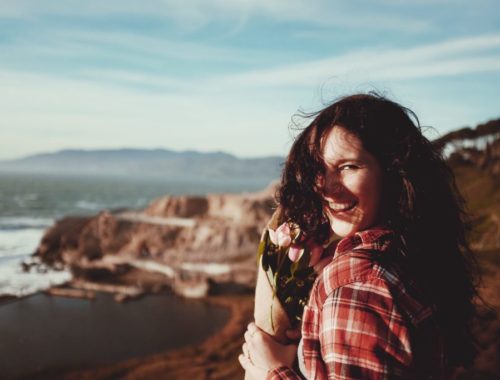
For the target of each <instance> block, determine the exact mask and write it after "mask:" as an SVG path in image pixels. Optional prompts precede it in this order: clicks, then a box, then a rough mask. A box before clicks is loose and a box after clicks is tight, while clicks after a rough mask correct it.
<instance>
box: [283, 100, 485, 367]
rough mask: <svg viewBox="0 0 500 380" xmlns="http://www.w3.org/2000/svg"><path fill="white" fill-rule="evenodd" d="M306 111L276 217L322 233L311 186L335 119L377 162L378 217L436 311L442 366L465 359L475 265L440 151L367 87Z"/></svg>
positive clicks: (409, 116)
mask: <svg viewBox="0 0 500 380" xmlns="http://www.w3.org/2000/svg"><path fill="white" fill-rule="evenodd" d="M307 116H309V117H311V118H313V120H312V122H311V123H310V124H309V125H308V126H307V127H306V128H305V129H303V130H302V132H301V133H300V134H299V136H298V137H297V138H296V140H295V142H294V144H293V146H292V148H291V151H290V153H289V156H288V158H287V161H286V164H285V167H284V169H283V173H282V178H281V186H280V189H279V190H278V194H277V198H278V203H279V204H280V207H281V212H282V219H284V220H293V221H295V222H296V223H298V224H299V225H300V226H301V227H302V229H303V230H304V231H305V232H306V233H307V234H309V235H310V236H314V237H315V239H316V240H317V241H318V242H324V241H325V240H326V239H327V238H328V237H329V234H331V229H330V226H329V222H328V219H327V218H326V216H325V215H324V213H323V202H322V196H321V190H320V189H319V188H318V187H317V185H316V183H317V179H318V178H319V176H321V175H324V173H325V165H324V161H323V158H322V153H321V150H322V149H321V148H322V139H323V138H324V136H325V135H326V134H327V133H328V132H329V131H330V130H331V129H332V128H333V127H334V126H342V127H344V128H346V129H347V130H349V131H350V132H352V133H353V134H355V135H356V136H357V137H358V138H359V139H360V140H361V142H362V143H363V147H364V148H365V149H366V150H367V151H368V152H370V153H371V154H372V155H373V156H374V157H375V158H376V159H377V160H378V163H379V164H380V167H381V169H382V173H383V179H382V187H383V190H382V191H383V199H382V209H383V215H382V216H381V217H382V218H383V223H384V224H385V225H386V226H387V227H389V228H391V229H392V230H394V231H395V232H396V233H398V234H399V235H400V236H401V242H402V246H403V251H404V253H405V256H406V257H405V258H404V262H405V267H406V268H405V269H406V270H407V271H409V274H410V275H411V277H412V278H414V279H415V281H416V283H417V284H418V285H419V287H421V288H422V289H423V291H424V294H425V297H426V298H427V301H428V302H429V303H430V304H431V305H432V306H433V308H434V310H435V315H436V320H437V323H438V326H439V327H440V329H441V331H442V332H443V337H444V341H445V347H446V352H447V359H448V365H449V366H450V367H457V366H469V365H471V364H472V361H473V359H474V356H475V346H474V340H473V338H472V334H471V323H472V320H473V317H474V316H475V307H474V304H473V300H474V298H475V297H476V296H477V290H476V287H477V278H478V269H477V263H476V261H475V258H474V256H473V254H472V252H471V250H470V247H469V245H468V235H469V232H470V228H469V223H468V217H467V214H466V213H465V211H464V201H463V198H462V197H461V195H460V194H459V192H458V189H457V187H456V184H455V179H454V175H453V173H452V172H451V170H450V168H449V167H448V166H447V164H446V162H445V161H444V159H443V157H442V155H441V152H440V151H439V150H437V149H436V148H435V147H434V146H433V145H432V143H431V142H430V141H429V140H428V139H427V138H425V137H424V136H423V134H422V130H421V127H420V125H419V121H418V118H417V117H416V115H415V114H414V113H413V112H412V111H411V110H409V109H408V108H405V107H403V106H401V105H399V104H397V103H395V102H393V101H390V100H388V99H386V98H384V97H383V96H380V95H377V94H374V93H370V94H356V95H351V96H347V97H344V98H341V99H339V100H337V101H336V102H335V103H333V104H331V105H329V106H328V107H326V108H324V109H323V110H321V111H320V112H318V113H315V114H311V115H307Z"/></svg>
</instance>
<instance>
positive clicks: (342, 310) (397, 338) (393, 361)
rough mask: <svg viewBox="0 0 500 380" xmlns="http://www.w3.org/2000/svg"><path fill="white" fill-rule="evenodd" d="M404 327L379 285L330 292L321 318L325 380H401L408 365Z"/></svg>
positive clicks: (370, 282)
mask: <svg viewBox="0 0 500 380" xmlns="http://www.w3.org/2000/svg"><path fill="white" fill-rule="evenodd" d="M408 327H409V326H408V323H407V322H406V321H405V319H404V318H403V316H402V314H401V313H400V311H399V310H398V309H397V307H396V305H395V303H394V299H393V297H392V295H391V293H390V291H389V288H388V286H387V284H386V283H385V282H384V280H382V279H379V278H373V279H370V280H367V281H362V282H354V283H351V284H348V285H344V286H342V287H340V288H338V289H336V290H334V291H333V292H332V293H331V294H330V295H329V296H328V297H327V298H326V300H325V302H324V304H323V308H322V312H321V316H320V329H319V334H320V344H321V356H322V359H323V361H324V363H325V369H326V372H327V378H328V379H398V378H403V377H404V374H405V372H406V370H407V369H408V367H409V366H410V364H411V360H412V353H411V347H410V335H409V329H408ZM406 373H407V372H406Z"/></svg>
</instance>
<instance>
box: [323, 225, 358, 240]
mask: <svg viewBox="0 0 500 380" xmlns="http://www.w3.org/2000/svg"><path fill="white" fill-rule="evenodd" d="M330 225H331V227H332V231H333V233H334V234H335V235H337V236H340V237H341V238H344V237H347V236H351V235H354V234H355V233H356V232H358V231H359V229H358V228H356V226H354V225H353V224H348V223H345V222H341V223H335V222H333V223H332V222H330Z"/></svg>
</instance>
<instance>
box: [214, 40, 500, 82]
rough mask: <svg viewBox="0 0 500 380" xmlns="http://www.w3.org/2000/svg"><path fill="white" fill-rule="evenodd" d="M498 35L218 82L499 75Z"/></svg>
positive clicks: (348, 56)
mask: <svg viewBox="0 0 500 380" xmlns="http://www.w3.org/2000/svg"><path fill="white" fill-rule="evenodd" d="M499 48H500V35H486V36H477V37H468V38H462V39H455V40H450V41H445V42H439V43H432V44H427V45H422V46H417V47H412V48H400V49H390V48H385V49H384V48H378V49H370V50H359V51H354V52H351V53H348V54H345V55H342V56H337V57H332V58H327V59H320V60H313V61H308V62H303V63H298V64H292V65H286V66H281V67H277V68H272V69H265V70H254V71H250V72H246V73H241V74H236V75H228V76H225V77H222V78H216V79H215V81H222V82H227V83H232V84H233V85H234V86H251V87H259V86H275V87H276V86H283V87H286V86H310V85H311V84H313V83H315V84H321V83H322V82H324V81H325V80H328V79H329V78H331V77H347V76H357V78H358V80H359V81H363V80H367V79H374V78H377V79H378V80H403V79H415V78H424V77H432V76H448V75H457V74H466V73H474V72H491V71H499V70H500V50H499Z"/></svg>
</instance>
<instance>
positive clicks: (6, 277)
mask: <svg viewBox="0 0 500 380" xmlns="http://www.w3.org/2000/svg"><path fill="white" fill-rule="evenodd" d="M70 279H71V273H70V272H69V271H67V270H64V271H53V270H49V271H47V272H46V273H38V272H36V271H33V270H32V271H30V272H23V270H22V268H21V262H20V261H19V260H18V259H12V260H4V261H3V262H1V265H0V295H6V294H9V295H15V296H18V297H21V296H26V295H28V294H32V293H35V292H37V291H40V290H44V289H47V288H49V287H51V286H54V285H58V284H62V283H64V282H67V281H69V280H70Z"/></svg>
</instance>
